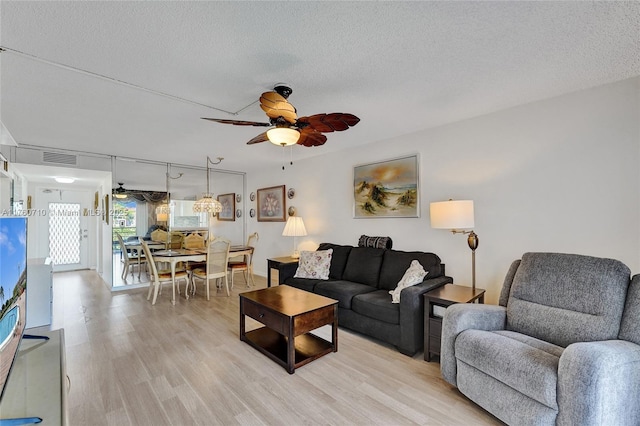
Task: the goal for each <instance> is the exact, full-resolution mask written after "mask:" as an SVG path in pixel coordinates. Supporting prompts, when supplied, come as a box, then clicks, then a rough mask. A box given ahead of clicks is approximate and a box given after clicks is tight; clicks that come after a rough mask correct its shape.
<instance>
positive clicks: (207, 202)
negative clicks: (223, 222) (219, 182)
mask: <svg viewBox="0 0 640 426" xmlns="http://www.w3.org/2000/svg"><path fill="white" fill-rule="evenodd" d="M193 211H194V212H196V213H220V212H221V211H222V204H220V201H218V200H215V199H214V198H213V197H212V196H211V195H210V194H205V195H204V197H202V198H200V199H199V200H198V201H196V202H195V203H194V204H193Z"/></svg>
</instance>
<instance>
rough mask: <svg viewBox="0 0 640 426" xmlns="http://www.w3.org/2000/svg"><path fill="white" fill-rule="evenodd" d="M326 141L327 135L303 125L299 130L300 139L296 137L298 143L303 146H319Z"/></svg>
mask: <svg viewBox="0 0 640 426" xmlns="http://www.w3.org/2000/svg"><path fill="white" fill-rule="evenodd" d="M326 141H327V137H326V136H325V135H323V134H322V133H320V132H318V131H316V130H314V129H312V128H310V127H305V128H304V129H302V130H300V139H298V145H303V146H309V147H310V146H320V145H324V143H325V142H326Z"/></svg>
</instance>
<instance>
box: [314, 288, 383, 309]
mask: <svg viewBox="0 0 640 426" xmlns="http://www.w3.org/2000/svg"><path fill="white" fill-rule="evenodd" d="M374 290H375V288H374V287H371V286H369V285H365V284H360V283H354V282H351V281H320V282H319V283H317V284H316V286H315V287H314V288H313V291H314V293H317V294H320V295H322V296H326V297H330V298H331V299H335V300H337V301H338V306H339V307H341V308H345V309H351V299H353V296H355V295H357V294H363V293H368V292H371V291H374ZM387 297H389V296H388V295H387Z"/></svg>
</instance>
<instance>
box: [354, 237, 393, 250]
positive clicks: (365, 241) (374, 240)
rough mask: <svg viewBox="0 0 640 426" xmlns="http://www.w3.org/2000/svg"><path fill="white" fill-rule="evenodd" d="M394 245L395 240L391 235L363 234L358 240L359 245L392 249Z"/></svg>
mask: <svg viewBox="0 0 640 426" xmlns="http://www.w3.org/2000/svg"><path fill="white" fill-rule="evenodd" d="M392 245H393V241H391V238H389V237H369V236H367V235H361V236H360V239H359V240H358V247H373V248H381V249H383V248H386V249H390V248H391V246H392Z"/></svg>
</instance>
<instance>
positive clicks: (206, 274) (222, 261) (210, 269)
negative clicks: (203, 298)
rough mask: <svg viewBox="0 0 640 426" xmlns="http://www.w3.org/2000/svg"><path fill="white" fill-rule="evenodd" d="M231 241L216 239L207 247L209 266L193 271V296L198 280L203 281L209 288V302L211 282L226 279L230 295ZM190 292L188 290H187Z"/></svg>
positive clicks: (226, 286)
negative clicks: (228, 276)
mask: <svg viewBox="0 0 640 426" xmlns="http://www.w3.org/2000/svg"><path fill="white" fill-rule="evenodd" d="M230 246H231V241H229V240H227V239H226V238H221V237H220V238H216V239H215V240H213V241H211V242H210V243H209V245H208V246H207V266H206V267H205V268H195V269H193V270H192V271H191V284H192V285H193V294H194V295H195V292H196V281H195V280H196V278H197V279H199V280H203V281H204V282H205V283H206V287H207V300H209V280H211V279H214V278H215V279H216V281H217V280H218V279H220V278H224V286H225V288H226V290H227V296H230V294H229V281H228V280H227V264H228V263H229V247H230ZM187 291H188V290H187Z"/></svg>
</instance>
